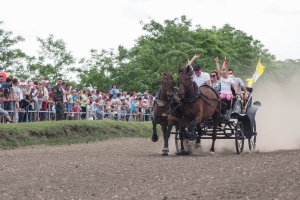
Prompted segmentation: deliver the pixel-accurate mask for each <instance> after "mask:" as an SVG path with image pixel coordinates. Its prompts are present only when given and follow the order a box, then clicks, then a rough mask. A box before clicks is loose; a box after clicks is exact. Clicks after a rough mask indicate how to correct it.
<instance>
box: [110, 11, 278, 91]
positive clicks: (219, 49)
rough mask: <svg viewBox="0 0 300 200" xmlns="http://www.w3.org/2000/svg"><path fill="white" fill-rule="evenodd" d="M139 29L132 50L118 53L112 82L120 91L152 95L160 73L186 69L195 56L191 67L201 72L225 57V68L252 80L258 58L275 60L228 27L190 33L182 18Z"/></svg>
mask: <svg viewBox="0 0 300 200" xmlns="http://www.w3.org/2000/svg"><path fill="white" fill-rule="evenodd" d="M142 29H143V30H144V31H146V32H147V34H146V35H143V36H141V37H139V38H138V39H137V40H136V44H135V46H134V47H133V48H131V49H129V50H124V48H123V47H122V48H119V51H118V55H122V56H120V59H119V60H118V62H116V69H117V71H118V74H114V78H115V79H116V80H118V81H119V82H118V84H119V85H120V84H121V85H122V84H124V86H123V85H122V86H123V87H124V89H128V90H131V89H135V90H145V89H148V90H151V91H154V90H156V89H157V88H158V87H159V86H160V80H161V77H160V72H169V71H173V72H174V71H175V72H177V67H178V66H186V64H187V62H188V60H189V59H191V57H192V56H193V55H194V54H196V53H200V54H201V58H200V59H199V60H197V61H196V63H195V64H200V65H201V66H202V67H203V71H208V72H209V71H211V70H213V69H215V62H214V58H215V57H217V56H218V57H219V58H220V59H221V60H223V58H224V57H225V56H226V57H227V66H228V67H229V68H233V69H234V70H235V71H237V72H238V74H239V75H240V76H244V77H247V76H252V74H253V73H254V70H255V66H256V64H257V61H258V59H259V57H262V59H263V60H264V62H265V63H270V62H271V61H273V60H274V59H275V57H274V56H273V55H271V54H270V53H269V52H268V50H266V49H264V46H263V45H262V44H261V43H260V41H258V40H254V39H253V37H252V36H248V35H247V34H246V33H244V32H242V31H240V30H236V29H235V28H233V27H231V26H230V25H229V24H225V25H224V26H223V27H222V28H220V29H217V28H216V27H212V28H211V29H204V28H202V27H201V26H200V25H197V26H196V29H192V22H191V20H188V19H187V18H186V17H185V16H182V17H181V19H180V20H179V19H177V18H175V19H174V20H165V21H164V23H163V24H160V23H158V22H156V21H154V20H151V21H150V22H149V23H145V24H144V23H142ZM120 49H121V50H122V51H121V50H120ZM124 52H125V53H124ZM175 78H176V73H175Z"/></svg>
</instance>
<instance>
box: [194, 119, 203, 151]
mask: <svg viewBox="0 0 300 200" xmlns="http://www.w3.org/2000/svg"><path fill="white" fill-rule="evenodd" d="M197 130H198V137H197V142H196V146H195V148H199V147H201V136H202V129H201V124H200V123H198V124H197Z"/></svg>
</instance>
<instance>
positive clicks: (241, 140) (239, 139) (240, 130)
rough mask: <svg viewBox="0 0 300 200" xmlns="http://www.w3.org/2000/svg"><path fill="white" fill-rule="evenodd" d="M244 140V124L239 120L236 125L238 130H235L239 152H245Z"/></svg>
mask: <svg viewBox="0 0 300 200" xmlns="http://www.w3.org/2000/svg"><path fill="white" fill-rule="evenodd" d="M244 140H245V136H244V125H243V123H242V122H241V121H238V123H237V125H236V131H235V148H236V152H237V153H238V154H240V153H242V152H243V149H244Z"/></svg>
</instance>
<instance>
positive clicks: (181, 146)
mask: <svg viewBox="0 0 300 200" xmlns="http://www.w3.org/2000/svg"><path fill="white" fill-rule="evenodd" d="M183 134H186V133H185V129H182V128H180V130H179V137H180V151H181V152H184V145H183Z"/></svg>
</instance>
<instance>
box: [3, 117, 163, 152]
mask: <svg viewBox="0 0 300 200" xmlns="http://www.w3.org/2000/svg"><path fill="white" fill-rule="evenodd" d="M0 127H1V128H0V148H1V149H13V148H18V147H23V146H30V145H39V144H46V145H62V144H74V143H82V142H93V141H100V140H105V139H109V138H116V137H150V136H151V134H152V124H151V123H150V122H138V123H137V122H135V123H134V122H118V121H59V122H35V123H17V124H0ZM158 130H160V129H158ZM159 132H160V131H159Z"/></svg>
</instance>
